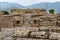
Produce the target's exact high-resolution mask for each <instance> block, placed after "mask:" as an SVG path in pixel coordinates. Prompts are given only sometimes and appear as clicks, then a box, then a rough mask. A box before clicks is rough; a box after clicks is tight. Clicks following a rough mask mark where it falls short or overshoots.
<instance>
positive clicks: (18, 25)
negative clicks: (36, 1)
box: [0, 10, 60, 40]
mask: <svg viewBox="0 0 60 40" xmlns="http://www.w3.org/2000/svg"><path fill="white" fill-rule="evenodd" d="M14 11H15V12H12V14H11V15H0V40H60V15H58V14H44V15H42V13H40V14H39V13H37V14H32V13H27V14H23V13H20V11H21V10H20V11H18V12H16V10H14ZM27 11H28V10H27ZM24 12H25V11H24ZM14 13H15V14H14ZM16 13H20V14H16Z"/></svg>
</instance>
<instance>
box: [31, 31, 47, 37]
mask: <svg viewBox="0 0 60 40" xmlns="http://www.w3.org/2000/svg"><path fill="white" fill-rule="evenodd" d="M31 37H32V38H47V35H46V34H45V32H44V31H41V32H32V33H31Z"/></svg>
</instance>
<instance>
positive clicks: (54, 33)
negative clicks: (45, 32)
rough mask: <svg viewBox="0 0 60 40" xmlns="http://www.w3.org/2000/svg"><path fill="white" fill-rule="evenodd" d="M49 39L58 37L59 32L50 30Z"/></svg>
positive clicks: (59, 36)
mask: <svg viewBox="0 0 60 40" xmlns="http://www.w3.org/2000/svg"><path fill="white" fill-rule="evenodd" d="M49 37H50V39H60V33H57V32H50V36H49Z"/></svg>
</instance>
